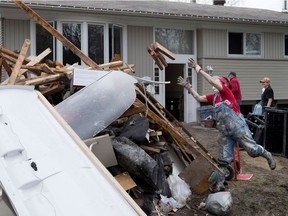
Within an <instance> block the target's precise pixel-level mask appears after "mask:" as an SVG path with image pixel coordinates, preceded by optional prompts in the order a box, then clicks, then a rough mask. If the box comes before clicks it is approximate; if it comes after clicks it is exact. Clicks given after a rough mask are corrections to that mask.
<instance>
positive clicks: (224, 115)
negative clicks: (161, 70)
mask: <svg viewBox="0 0 288 216" xmlns="http://www.w3.org/2000/svg"><path fill="white" fill-rule="evenodd" d="M188 65H189V67H193V68H194V69H195V71H196V73H197V74H198V75H201V76H202V77H203V78H204V79H205V80H207V81H208V82H209V83H210V84H211V85H212V87H213V89H216V90H217V91H216V92H215V91H214V92H215V93H212V94H205V95H199V94H198V93H197V92H196V91H195V90H194V89H193V88H192V86H191V84H190V83H189V82H187V81H186V80H185V79H183V78H182V77H181V76H180V77H178V79H177V81H178V84H179V85H182V86H183V87H184V88H185V89H187V90H188V92H189V94H191V95H192V96H193V97H194V99H195V100H197V101H198V102H206V103H208V104H210V105H213V106H214V107H215V118H216V122H217V129H218V130H219V132H220V138H219V139H218V143H219V144H220V145H221V144H223V149H222V153H221V155H220V156H219V159H218V161H219V165H220V167H221V169H223V171H224V173H225V169H227V166H228V165H229V164H230V163H231V162H232V160H233V151H234V147H235V144H236V143H237V142H239V144H240V145H241V146H242V147H243V148H244V150H245V151H246V152H247V153H248V155H249V156H251V157H259V156H261V157H264V158H266V160H267V162H268V164H269V167H270V169H271V170H274V169H275V168H276V162H275V160H274V159H273V157H272V154H271V153H270V152H268V151H267V150H266V149H264V148H263V147H262V146H261V145H258V144H257V143H256V142H255V140H254V139H253V137H252V134H251V131H250V130H249V128H248V126H247V124H246V121H245V119H244V117H243V115H242V114H241V113H240V110H239V107H238V105H237V101H236V99H235V97H234V96H233V93H232V91H231V90H230V89H229V87H228V83H227V82H226V80H225V79H223V77H215V78H214V79H213V78H212V77H211V76H210V75H209V74H208V73H206V72H205V71H204V70H202V69H201V67H200V66H199V65H198V64H197V63H196V62H195V61H194V59H192V58H190V59H189V62H188ZM224 181H225V177H224V179H223V176H222V177H221V178H219V180H217V183H216V185H214V186H215V187H216V191H217V190H218V191H219V190H222V189H223V188H224V189H225V187H224V185H223V183H224Z"/></svg>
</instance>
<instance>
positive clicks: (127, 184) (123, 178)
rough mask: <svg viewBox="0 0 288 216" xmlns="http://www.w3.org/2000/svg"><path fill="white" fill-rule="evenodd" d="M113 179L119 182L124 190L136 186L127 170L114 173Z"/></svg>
mask: <svg viewBox="0 0 288 216" xmlns="http://www.w3.org/2000/svg"><path fill="white" fill-rule="evenodd" d="M115 179H116V180H117V181H118V182H119V184H120V185H121V186H122V187H123V189H124V190H125V191H127V190H130V189H132V188H134V187H136V186H137V185H136V183H135V182H134V180H133V179H132V178H131V176H130V175H129V173H128V172H124V173H121V174H119V175H116V176H115Z"/></svg>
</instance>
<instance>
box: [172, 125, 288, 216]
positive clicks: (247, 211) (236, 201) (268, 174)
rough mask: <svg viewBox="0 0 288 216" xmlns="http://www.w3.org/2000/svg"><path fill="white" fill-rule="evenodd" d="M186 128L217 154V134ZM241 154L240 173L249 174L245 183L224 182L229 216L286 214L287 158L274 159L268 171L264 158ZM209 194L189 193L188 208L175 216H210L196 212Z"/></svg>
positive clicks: (197, 128)
mask: <svg viewBox="0 0 288 216" xmlns="http://www.w3.org/2000/svg"><path fill="white" fill-rule="evenodd" d="M185 127H186V128H187V129H188V130H189V132H190V133H191V134H192V135H193V137H194V138H196V139H197V140H198V141H199V142H200V143H201V144H202V145H203V146H204V147H205V148H206V149H207V150H208V151H209V153H210V154H212V155H213V156H214V157H216V158H217V155H218V144H217V138H216V139H215V137H217V136H218V131H217V130H216V129H214V128H205V127H202V126H200V125H195V124H187V125H185ZM240 152H241V164H242V173H251V174H253V177H252V178H251V179H250V180H248V181H240V180H237V181H236V180H231V181H227V183H228V185H226V186H225V187H226V190H227V191H230V192H231V194H232V199H233V207H232V211H231V213H230V215H232V216H250V215H251V216H258V215H259V216H278V215H279V216H285V215H288V205H287V203H288V159H287V158H286V157H283V156H279V155H278V156H276V155H274V158H275V160H276V162H277V167H276V169H275V170H273V171H271V170H270V168H269V166H268V163H267V161H266V159H264V158H262V157H257V158H251V157H250V156H248V155H247V153H246V152H245V151H240ZM209 194H211V192H210V191H207V192H205V193H204V194H201V195H197V194H195V193H193V192H192V195H191V200H190V201H189V202H188V203H187V206H188V208H187V207H184V208H182V209H179V210H178V211H177V212H176V213H175V214H174V215H175V216H184V215H185V216H201V215H206V216H209V215H212V214H210V213H209V212H207V211H203V210H199V209H198V206H199V204H200V203H201V202H202V201H203V200H205V199H206V198H207V196H208V195H209Z"/></svg>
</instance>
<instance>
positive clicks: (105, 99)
mask: <svg viewBox="0 0 288 216" xmlns="http://www.w3.org/2000/svg"><path fill="white" fill-rule="evenodd" d="M136 82H137V80H136V79H135V78H133V77H132V76H130V75H128V74H125V73H123V72H121V71H111V72H109V73H107V74H106V75H104V76H102V77H101V78H99V79H98V80H96V81H95V82H93V83H92V84H90V85H88V86H87V87H85V88H83V89H81V90H80V91H79V92H77V93H75V94H74V95H72V96H70V97H69V98H67V99H66V100H64V101H63V102H61V103H60V104H58V105H57V106H56V107H55V108H56V110H57V111H58V112H59V113H60V115H61V116H62V117H63V118H64V119H65V120H66V121H67V123H68V124H69V125H70V126H71V127H72V129H73V130H74V131H75V132H76V133H77V134H78V136H79V137H80V138H81V139H88V138H91V137H93V136H95V135H96V134H98V133H99V132H100V131H102V130H103V129H105V128H106V127H107V126H108V125H110V124H111V123H112V122H113V121H114V120H115V119H117V118H119V117H120V116H121V115H122V114H123V113H124V112H125V111H126V110H127V109H128V108H129V107H130V106H131V105H132V104H133V102H134V101H135V99H136V92H135V86H134V83H136Z"/></svg>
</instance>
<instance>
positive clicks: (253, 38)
mask: <svg viewBox="0 0 288 216" xmlns="http://www.w3.org/2000/svg"><path fill="white" fill-rule="evenodd" d="M261 39H262V35H261V34H260V33H235V32H229V36H228V46H229V48H228V50H229V54H232V55H254V56H256V55H261V54H262V53H261V43H262V40H261Z"/></svg>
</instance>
